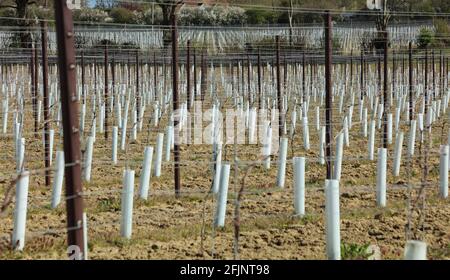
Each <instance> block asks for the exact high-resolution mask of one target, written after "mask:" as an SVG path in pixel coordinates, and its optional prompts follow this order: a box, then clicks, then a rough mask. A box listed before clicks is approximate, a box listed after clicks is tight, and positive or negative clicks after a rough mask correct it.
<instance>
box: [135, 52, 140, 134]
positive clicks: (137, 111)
mask: <svg viewBox="0 0 450 280" xmlns="http://www.w3.org/2000/svg"><path fill="white" fill-rule="evenodd" d="M136 116H137V119H136V120H137V122H138V123H139V121H140V120H141V95H140V94H139V51H138V50H136ZM135 125H136V124H135Z"/></svg>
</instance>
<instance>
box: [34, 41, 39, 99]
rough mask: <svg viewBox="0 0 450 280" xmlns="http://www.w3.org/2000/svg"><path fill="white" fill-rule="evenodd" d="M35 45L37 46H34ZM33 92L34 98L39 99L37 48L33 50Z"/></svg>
mask: <svg viewBox="0 0 450 280" xmlns="http://www.w3.org/2000/svg"><path fill="white" fill-rule="evenodd" d="M36 45H37V44H36ZM33 59H34V69H33V71H34V90H35V93H36V97H38V98H39V94H38V93H39V85H38V84H39V58H38V49H37V46H35V48H34V57H33Z"/></svg>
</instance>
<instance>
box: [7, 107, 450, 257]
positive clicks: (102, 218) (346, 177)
mask: <svg viewBox="0 0 450 280" xmlns="http://www.w3.org/2000/svg"><path fill="white" fill-rule="evenodd" d="M312 106H313V104H311V107H310V108H314V107H312ZM28 108H31V105H30V106H29V107H28ZM310 113H311V117H310V122H311V123H313V120H314V115H313V113H314V111H313V110H310ZM151 116H152V112H151V110H150V109H147V110H146V117H147V118H149V117H151ZM336 116H337V114H336ZM353 116H354V122H356V120H357V118H358V111H357V108H355V110H354V115H353ZM89 118H90V117H88V119H89ZM289 119H290V118H289ZM336 120H337V117H336ZM165 123H166V120H164V122H163V123H162V124H163V125H162V126H161V128H160V131H161V132H163V131H164V128H165ZM10 125H11V124H10ZM52 126H53V127H55V126H56V125H55V124H54V123H53V124H52ZM32 127H33V126H32V116H31V113H30V112H29V111H28V113H27V119H26V133H25V136H24V137H26V162H27V163H26V166H27V168H28V169H30V170H35V169H42V168H43V160H41V159H43V149H42V142H41V136H39V137H36V138H33V135H30V132H31V131H32ZM333 129H334V132H336V131H338V127H337V126H335V127H334V128H333ZM146 130H147V125H145V126H144V129H143V131H142V132H141V133H140V134H139V135H138V141H136V142H132V143H129V144H128V145H127V151H126V152H123V151H119V164H118V165H117V166H114V165H113V164H112V162H111V160H110V154H111V148H110V141H111V140H110V139H111V138H109V140H108V141H106V142H105V140H104V136H103V134H100V133H97V141H96V142H95V144H94V147H95V151H94V163H93V170H92V181H91V182H90V183H84V184H83V188H84V191H85V192H86V196H85V206H86V212H87V216H88V220H89V222H88V235H89V258H91V259H192V258H195V259H212V258H217V259H232V258H233V257H234V253H233V252H234V251H233V246H234V242H235V240H234V226H233V216H234V211H235V203H234V202H235V198H236V193H237V191H238V189H239V188H240V187H241V185H240V184H241V180H242V178H243V176H244V174H245V170H246V168H247V166H246V165H245V164H242V165H240V166H239V168H237V172H236V173H235V171H234V170H235V169H234V168H235V167H234V166H232V171H231V175H230V187H229V188H230V190H229V199H228V204H227V212H226V226H225V228H224V229H214V228H212V221H213V215H214V208H215V198H213V197H212V196H208V195H207V193H208V190H209V188H210V184H211V178H212V173H211V168H210V166H209V164H208V161H210V160H211V146H210V145H190V146H186V145H183V146H182V147H181V150H182V153H181V154H182V161H183V165H182V171H181V172H182V191H183V193H182V196H181V198H179V199H175V197H174V187H173V164H172V163H171V162H169V163H167V162H166V163H164V164H163V169H162V176H161V177H160V178H155V177H153V174H152V178H151V189H150V196H149V200H148V201H142V200H140V199H138V198H137V196H136V193H137V186H138V182H139V176H140V173H141V170H140V169H141V162H142V159H143V150H144V147H145V146H146V145H148V144H149V145H155V139H156V131H152V132H151V133H150V141H148V138H147V131H146ZM10 131H11V130H10ZM403 131H404V132H405V140H404V148H403V158H402V167H401V174H400V176H399V177H397V178H394V177H393V176H392V156H393V147H394V144H392V145H390V149H389V162H388V182H389V186H388V192H387V193H388V196H387V207H386V208H384V209H381V208H378V207H376V203H375V187H376V186H375V178H376V159H375V160H374V161H369V160H367V159H366V158H367V138H363V137H361V135H360V125H359V124H358V123H355V124H354V126H353V128H352V130H351V137H350V139H351V142H350V146H349V147H344V156H345V157H347V158H346V159H344V162H343V170H342V178H341V182H340V191H341V197H340V206H341V242H342V244H345V245H348V246H345V248H347V249H345V248H344V249H343V257H344V258H367V256H363V255H361V254H356V255H355V254H354V253H355V252H356V249H353V250H352V249H348V248H349V247H350V245H354V246H353V247H355V248H365V247H366V246H368V245H377V246H378V247H379V248H380V252H381V258H382V259H402V258H403V251H404V246H405V242H406V241H405V240H406V239H405V238H406V237H405V236H406V233H407V232H408V233H409V231H406V225H407V220H408V219H407V216H408V212H409V211H408V209H407V203H408V199H409V197H410V195H409V192H408V189H407V187H406V184H407V182H408V179H407V178H408V175H407V172H406V170H407V168H406V166H407V159H406V149H407V147H406V144H407V135H408V134H407V128H406V127H403ZM432 132H433V133H432V134H433V144H432V149H431V150H430V151H429V152H430V161H429V169H430V174H429V177H428V183H429V184H428V186H427V187H426V188H425V189H424V190H423V191H422V194H423V197H424V200H423V197H420V198H418V194H419V188H420V184H419V182H420V179H421V176H422V172H421V168H420V166H419V160H420V158H419V157H417V158H415V160H414V162H413V168H412V169H411V172H410V174H411V181H412V182H413V183H414V184H413V185H414V190H412V191H411V193H410V194H411V201H412V203H413V204H414V205H418V204H420V202H423V201H425V207H424V209H422V211H419V210H420V209H419V210H418V208H420V207H414V211H412V212H413V214H412V223H413V225H412V234H413V235H414V237H415V238H420V239H423V240H425V241H426V242H427V244H428V257H429V258H430V259H450V222H449V221H450V203H449V200H448V199H447V200H443V199H441V198H440V197H439V194H438V188H439V154H438V148H439V144H440V143H443V142H446V139H447V137H446V135H444V136H442V133H441V132H442V129H441V127H440V124H436V125H435V127H434V128H433V130H432ZM27 133H28V134H27ZM296 133H297V134H296V136H295V138H294V141H293V143H294V144H292V141H289V150H288V159H291V158H292V156H306V157H307V158H308V157H309V158H312V157H315V158H317V157H318V145H317V144H318V133H317V131H316V130H315V127H314V126H312V125H311V127H310V136H311V150H310V151H308V152H305V150H304V148H303V144H302V143H303V142H302V132H301V125H300V123H299V122H298V126H297V132H296ZM55 137H56V139H55V149H54V150H55V151H56V150H60V149H61V147H62V145H61V141H60V138H59V134H58V133H55ZM110 137H111V135H110ZM393 141H395V138H394V140H393ZM376 143H377V144H376V146H378V145H379V143H380V130H378V129H377V140H376ZM417 143H418V142H417ZM84 145H85V143H83V147H84ZM119 146H120V145H119ZM260 148H261V146H260V145H238V146H237V148H236V153H237V155H238V158H239V160H243V161H244V160H257V159H258V157H259V151H260ZM0 149H1V151H2V152H1V160H0V195H1V198H2V199H3V197H4V196H5V192H6V190H7V188H8V186H9V185H10V184H11V180H12V179H13V178H14V174H15V161H14V146H13V141H12V136H11V135H10V136H8V137H5V136H2V138H1V141H0ZM420 150H421V149H420V147H419V146H418V145H417V146H416V155H419V153H420ZM234 152H235V150H234V147H233V145H228V146H226V147H225V150H224V156H223V161H231V160H232V157H233V154H234ZM359 158H360V159H359ZM126 166H128V167H129V168H131V169H134V170H136V178H135V197H136V198H135V202H134V203H135V204H134V213H133V235H132V239H131V240H125V239H123V238H121V237H120V209H121V205H120V204H121V201H120V199H121V189H122V174H123V170H124V169H125V167H126ZM325 169H326V168H325V166H324V165H320V164H319V163H317V161H316V160H310V161H307V167H306V213H307V214H306V216H304V217H296V216H294V208H293V189H292V180H293V170H292V164H291V162H289V163H288V165H287V171H286V172H287V173H286V184H285V188H284V189H280V188H277V187H276V186H275V182H276V173H277V166H276V156H275V157H274V158H273V159H272V165H271V168H270V169H269V170H265V169H264V168H263V167H262V166H257V167H255V168H253V169H252V170H251V171H250V172H249V174H248V176H247V178H246V180H245V192H244V195H243V200H242V202H241V211H240V213H241V217H240V235H239V257H240V258H241V259H325V258H326V250H325V227H324V216H325V214H324V203H325V202H324V191H323V188H324V180H325V172H326V170H325ZM236 179H237V180H236ZM50 201H51V187H46V186H45V185H44V176H43V172H42V170H40V171H36V172H35V173H32V175H31V177H30V192H29V207H28V216H27V234H26V244H25V249H24V251H23V252H15V251H12V250H11V246H10V238H11V237H10V236H11V234H12V229H13V228H12V227H13V211H14V204H11V205H10V206H9V207H8V208H7V210H6V212H5V213H4V215H3V216H2V217H0V219H1V220H0V221H1V222H0V258H1V259H64V258H66V257H67V252H66V250H67V248H66V247H67V246H66V232H65V225H66V216H65V215H66V213H65V204H64V203H62V204H61V205H59V207H58V208H57V209H55V210H52V209H51V208H50ZM419 214H422V216H419Z"/></svg>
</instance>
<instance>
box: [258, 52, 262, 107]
mask: <svg viewBox="0 0 450 280" xmlns="http://www.w3.org/2000/svg"><path fill="white" fill-rule="evenodd" d="M261 95H262V85H261V50H260V49H258V109H260V110H261V109H262V108H261Z"/></svg>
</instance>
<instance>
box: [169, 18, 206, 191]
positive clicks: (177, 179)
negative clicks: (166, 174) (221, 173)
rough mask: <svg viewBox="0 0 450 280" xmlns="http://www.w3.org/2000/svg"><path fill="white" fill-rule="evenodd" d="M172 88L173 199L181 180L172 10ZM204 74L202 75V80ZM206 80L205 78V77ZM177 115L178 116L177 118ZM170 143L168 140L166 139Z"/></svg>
mask: <svg viewBox="0 0 450 280" xmlns="http://www.w3.org/2000/svg"><path fill="white" fill-rule="evenodd" d="M172 60H173V61H172V83H173V85H172V87H173V89H172V90H173V128H174V142H175V144H174V149H173V157H174V180H175V197H177V198H178V197H179V196H180V188H181V179H180V143H179V142H180V128H179V122H180V115H179V112H177V111H178V107H179V101H178V34H177V15H176V10H175V9H174V11H173V13H172ZM203 77H204V73H202V80H203ZM205 78H206V77H205ZM205 81H206V80H205ZM177 115H178V116H177ZM167 141H170V139H167Z"/></svg>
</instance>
